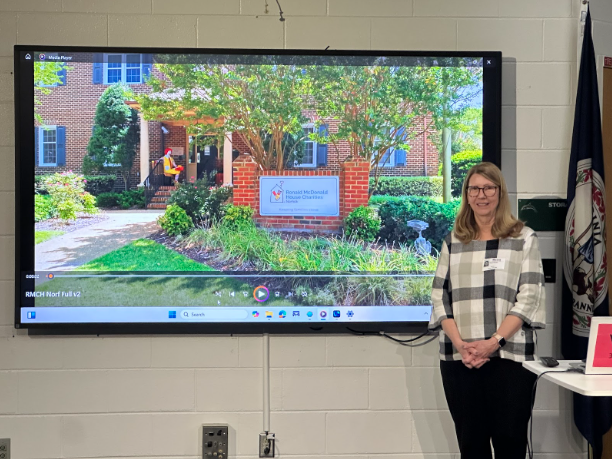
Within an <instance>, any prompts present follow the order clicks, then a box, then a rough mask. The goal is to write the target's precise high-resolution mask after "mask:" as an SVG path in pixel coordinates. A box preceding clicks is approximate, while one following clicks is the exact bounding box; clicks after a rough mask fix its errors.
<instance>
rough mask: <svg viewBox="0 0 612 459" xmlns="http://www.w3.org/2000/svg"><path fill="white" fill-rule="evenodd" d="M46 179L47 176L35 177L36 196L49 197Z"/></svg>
mask: <svg viewBox="0 0 612 459" xmlns="http://www.w3.org/2000/svg"><path fill="white" fill-rule="evenodd" d="M45 178H47V175H35V176H34V192H35V193H36V194H42V195H47V194H49V193H47V189H46V188H45Z"/></svg>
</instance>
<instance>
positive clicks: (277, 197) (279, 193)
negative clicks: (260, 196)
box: [270, 182, 285, 203]
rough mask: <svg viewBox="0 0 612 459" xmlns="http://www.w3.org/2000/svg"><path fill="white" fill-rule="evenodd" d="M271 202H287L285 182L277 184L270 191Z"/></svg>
mask: <svg viewBox="0 0 612 459" xmlns="http://www.w3.org/2000/svg"><path fill="white" fill-rule="evenodd" d="M270 202H274V203H282V202H285V193H284V191H283V182H280V185H279V184H276V185H274V186H273V187H272V190H271V191H270Z"/></svg>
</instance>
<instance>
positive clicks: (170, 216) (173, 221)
mask: <svg viewBox="0 0 612 459" xmlns="http://www.w3.org/2000/svg"><path fill="white" fill-rule="evenodd" d="M157 222H158V223H159V226H161V227H162V229H163V230H164V231H165V232H166V233H168V235H170V236H178V235H180V234H186V233H188V232H189V230H190V229H191V228H193V221H192V220H191V218H190V217H189V215H187V212H185V210H184V209H181V208H180V207H179V206H177V205H169V206H168V207H167V208H166V212H165V213H164V215H162V216H161V217H159V218H158V219H157Z"/></svg>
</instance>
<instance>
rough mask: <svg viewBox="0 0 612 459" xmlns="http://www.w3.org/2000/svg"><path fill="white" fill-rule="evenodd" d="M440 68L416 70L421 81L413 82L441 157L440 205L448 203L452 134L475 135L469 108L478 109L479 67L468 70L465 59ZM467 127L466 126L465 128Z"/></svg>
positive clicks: (475, 126) (452, 59)
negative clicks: (441, 190) (466, 133)
mask: <svg viewBox="0 0 612 459" xmlns="http://www.w3.org/2000/svg"><path fill="white" fill-rule="evenodd" d="M442 63H444V64H446V65H444V66H435V67H420V68H418V72H419V73H420V74H421V77H420V78H418V79H417V80H416V83H417V88H415V89H416V92H417V94H418V97H419V100H420V101H421V103H422V104H423V106H424V107H425V110H427V112H429V113H430V114H431V119H432V123H433V125H434V127H435V131H436V133H437V136H434V142H435V143H436V145H437V146H438V151H439V152H440V155H441V159H442V161H441V163H442V176H443V197H444V202H448V201H449V200H450V199H451V162H450V157H451V149H452V133H453V131H465V130H469V129H470V127H468V125H469V124H472V125H473V128H474V130H475V131H478V128H479V127H480V133H482V124H480V126H478V123H475V120H471V121H470V120H469V116H470V115H475V114H477V113H474V112H473V111H471V110H470V109H471V108H476V106H477V105H480V106H481V105H482V67H479V66H470V62H469V59H464V58H459V59H458V58H448V59H447V60H442ZM466 123H468V125H466Z"/></svg>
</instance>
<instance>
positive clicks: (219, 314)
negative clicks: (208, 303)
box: [181, 309, 249, 320]
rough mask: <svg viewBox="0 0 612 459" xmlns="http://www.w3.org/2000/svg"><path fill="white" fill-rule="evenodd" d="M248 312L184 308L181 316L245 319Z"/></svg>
mask: <svg viewBox="0 0 612 459" xmlns="http://www.w3.org/2000/svg"><path fill="white" fill-rule="evenodd" d="M248 315H249V313H248V312H247V311H245V310H244V309H184V310H183V311H181V318H183V319H186V320H235V319H246V318H247V317H248Z"/></svg>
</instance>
